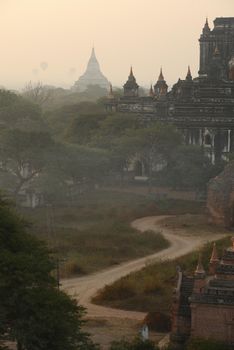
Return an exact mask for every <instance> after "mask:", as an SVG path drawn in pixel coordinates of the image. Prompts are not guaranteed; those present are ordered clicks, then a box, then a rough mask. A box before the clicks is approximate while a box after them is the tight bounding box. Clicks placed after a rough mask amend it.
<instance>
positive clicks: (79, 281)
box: [62, 216, 220, 321]
mask: <svg viewBox="0 0 234 350" xmlns="http://www.w3.org/2000/svg"><path fill="white" fill-rule="evenodd" d="M166 217H167V216H152V217H145V218H141V219H138V220H135V221H134V222H133V223H132V226H133V227H135V228H137V229H138V230H140V231H142V232H143V231H146V230H153V231H156V232H159V231H160V232H161V233H162V234H163V235H164V237H165V238H166V239H167V240H168V241H169V242H170V244H171V245H170V247H169V248H167V249H164V250H162V251H160V252H157V253H155V254H152V255H149V256H146V257H143V258H140V259H136V260H133V261H130V262H127V263H123V264H120V265H118V266H115V267H111V268H108V269H106V270H103V271H100V272H97V273H95V274H92V275H89V276H85V277H78V278H72V279H67V280H63V281H62V288H63V290H65V291H66V292H67V293H68V294H70V295H71V296H73V297H75V298H77V300H78V301H79V303H80V304H81V305H83V306H84V307H85V308H86V309H87V312H88V317H89V318H93V317H102V318H113V317H114V318H122V319H134V320H139V321H140V320H143V318H144V316H145V313H142V312H133V311H125V310H118V309H112V308H108V307H103V306H99V305H94V304H92V303H91V298H92V297H93V296H94V295H95V294H96V293H97V291H98V290H99V289H101V288H103V287H104V286H105V285H107V284H111V283H113V282H114V281H116V280H117V279H119V278H121V277H123V276H126V275H127V274H129V273H130V272H133V271H137V270H140V269H142V268H143V267H144V266H145V264H147V263H149V262H153V261H158V260H162V261H163V260H168V259H174V258H177V257H179V256H181V255H184V254H186V253H189V252H191V251H193V250H195V249H196V248H198V247H199V246H201V245H202V244H204V243H206V242H207V241H209V240H214V236H206V237H205V238H204V237H203V238H202V237H199V236H196V237H191V236H186V235H184V234H183V235H181V236H180V235H178V234H177V235H175V234H173V232H172V231H171V230H169V229H167V228H166V227H163V228H162V227H161V226H160V223H159V222H160V221H161V220H162V219H165V218H166ZM218 238H220V236H218V235H216V236H215V239H218Z"/></svg>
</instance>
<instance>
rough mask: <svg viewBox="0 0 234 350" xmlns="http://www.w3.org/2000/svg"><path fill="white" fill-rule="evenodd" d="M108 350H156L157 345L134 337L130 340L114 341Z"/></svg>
mask: <svg viewBox="0 0 234 350" xmlns="http://www.w3.org/2000/svg"><path fill="white" fill-rule="evenodd" d="M110 350H158V347H157V346H156V345H155V344H154V343H153V342H151V341H150V340H145V341H144V340H141V339H140V338H136V339H134V340H133V341H132V342H129V341H126V340H120V341H115V342H113V343H112V344H111V347H110Z"/></svg>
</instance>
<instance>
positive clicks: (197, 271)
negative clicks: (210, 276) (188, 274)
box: [195, 254, 205, 276]
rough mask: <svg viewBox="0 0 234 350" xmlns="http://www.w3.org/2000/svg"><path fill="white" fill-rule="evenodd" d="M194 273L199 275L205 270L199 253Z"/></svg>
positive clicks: (203, 273)
mask: <svg viewBox="0 0 234 350" xmlns="http://www.w3.org/2000/svg"><path fill="white" fill-rule="evenodd" d="M195 275H197V276H199V275H205V270H204V267H203V265H202V257H201V254H199V258H198V263H197V268H196V270H195Z"/></svg>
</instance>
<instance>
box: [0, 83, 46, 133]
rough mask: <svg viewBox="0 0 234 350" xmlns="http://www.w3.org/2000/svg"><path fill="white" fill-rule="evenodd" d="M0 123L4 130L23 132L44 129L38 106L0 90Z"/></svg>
mask: <svg viewBox="0 0 234 350" xmlns="http://www.w3.org/2000/svg"><path fill="white" fill-rule="evenodd" d="M0 123H1V126H2V128H5V129H20V130H24V131H26V130H27V131H43V130H45V129H46V125H45V123H44V121H43V119H42V115H41V109H40V107H39V106H38V105H36V104H34V103H32V102H31V101H28V100H26V99H24V98H23V97H22V96H18V95H16V94H15V93H12V92H10V91H6V90H0Z"/></svg>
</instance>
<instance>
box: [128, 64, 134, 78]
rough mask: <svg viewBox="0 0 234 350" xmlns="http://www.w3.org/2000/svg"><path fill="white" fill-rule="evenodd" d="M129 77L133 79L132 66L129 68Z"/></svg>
mask: <svg viewBox="0 0 234 350" xmlns="http://www.w3.org/2000/svg"><path fill="white" fill-rule="evenodd" d="M129 75H130V77H133V71H132V66H131V67H130V74H129Z"/></svg>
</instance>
